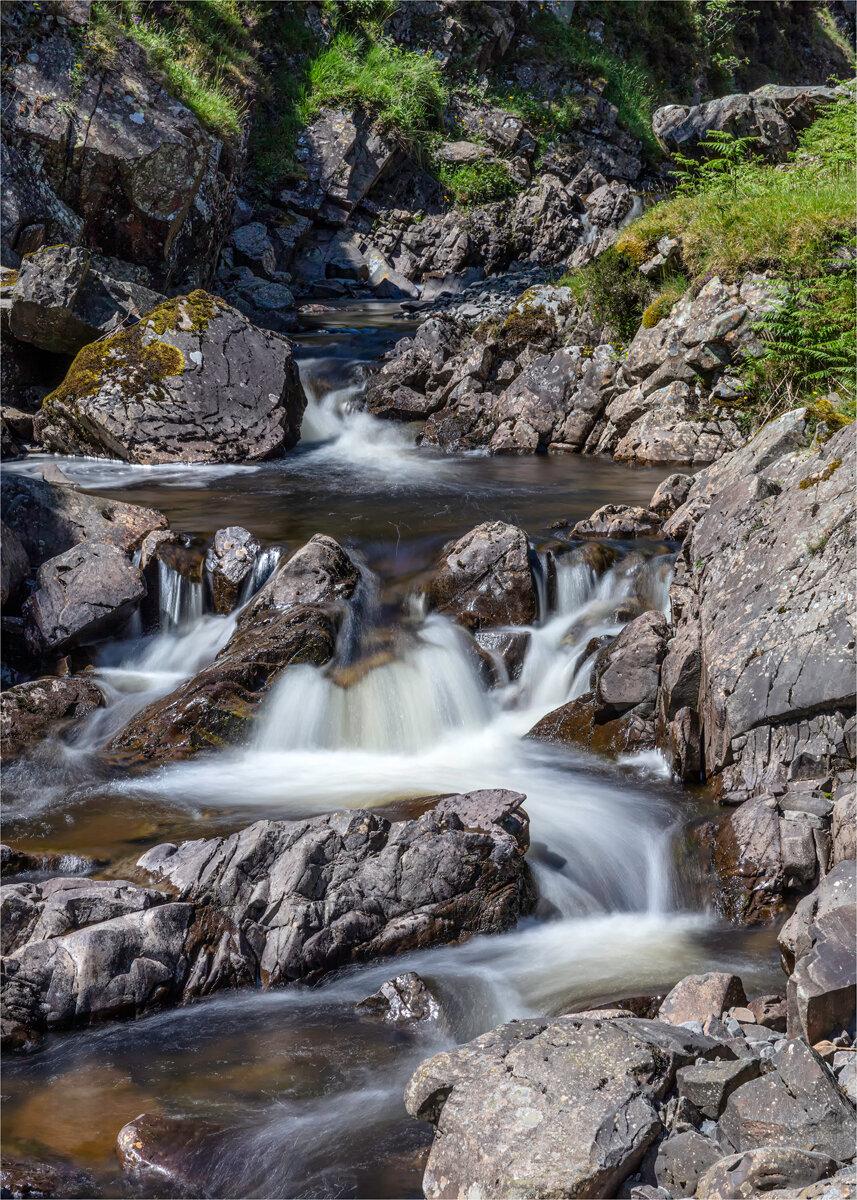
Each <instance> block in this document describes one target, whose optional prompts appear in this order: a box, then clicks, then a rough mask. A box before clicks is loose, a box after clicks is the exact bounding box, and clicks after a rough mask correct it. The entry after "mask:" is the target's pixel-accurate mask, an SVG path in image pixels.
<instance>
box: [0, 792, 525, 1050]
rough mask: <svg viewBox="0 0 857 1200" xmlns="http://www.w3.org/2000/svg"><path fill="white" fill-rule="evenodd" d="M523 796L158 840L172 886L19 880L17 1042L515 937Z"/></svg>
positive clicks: (156, 860)
mask: <svg viewBox="0 0 857 1200" xmlns="http://www.w3.org/2000/svg"><path fill="white" fill-rule="evenodd" d="M523 799H524V797H523V796H521V795H520V794H519V793H517V792H504V791H491V792H473V793H469V794H467V795H465V796H452V797H447V798H445V799H444V800H442V801H440V802H439V803H438V804H437V806H436V807H435V808H433V809H431V810H430V811H428V812H426V813H424V814H423V815H422V816H421V817H420V818H419V819H418V820H414V821H401V822H397V823H395V824H391V823H390V822H389V821H387V820H385V819H384V818H383V817H379V816H377V815H376V814H374V813H371V812H361V811H359V810H358V811H353V812H344V813H334V814H331V815H329V816H325V817H319V818H316V819H315V820H311V821H258V822H256V824H254V825H251V826H248V827H247V828H246V829H244V830H242V831H241V832H240V833H236V834H232V835H231V836H229V837H226V838H211V839H201V840H199V841H195V842H184V843H182V844H181V845H179V846H176V845H173V844H167V845H162V846H156V847H155V848H154V849H152V850H150V851H148V852H147V853H146V854H144V855H143V857H142V858H141V859H140V860H139V862H138V867H139V868H140V869H141V870H143V871H145V872H147V873H148V874H149V875H150V876H151V877H152V878H153V880H154V881H155V882H159V883H161V884H164V885H166V887H167V888H168V889H169V892H167V891H160V890H157V889H156V888H144V887H140V886H139V885H137V884H131V883H122V882H120V883H112V882H111V883H97V882H94V881H91V880H81V879H73V880H69V879H54V880H50V881H48V882H47V883H43V884H30V883H19V884H12V885H8V886H7V887H4V888H3V895H4V902H5V903H7V904H8V906H9V908H10V911H11V913H12V914H13V915H12V917H11V918H10V919H9V920H7V921H4V931H5V933H4V936H8V937H9V938H10V950H11V952H10V953H9V954H8V956H7V957H6V959H5V960H4V964H3V969H4V982H3V998H4V1020H5V1026H4V1032H5V1036H6V1038H7V1039H8V1040H9V1041H10V1042H11V1043H12V1044H18V1043H21V1042H23V1041H24V1040H26V1039H27V1038H32V1037H35V1036H38V1035H39V1033H40V1032H41V1031H43V1030H45V1029H50V1028H55V1027H60V1026H64V1025H72V1024H81V1023H87V1022H89V1021H93V1020H96V1019H99V1018H107V1017H111V1018H114V1017H121V1016H132V1015H136V1014H138V1013H140V1012H143V1011H146V1010H148V1009H151V1008H154V1007H159V1006H162V1005H164V1004H169V1003H179V1002H181V1001H183V1000H188V999H190V998H192V997H195V996H201V995H207V994H209V993H210V992H213V991H216V990H218V989H220V988H224V987H235V986H241V985H251V986H252V985H254V984H255V983H256V982H257V981H261V983H262V986H264V987H269V986H273V985H275V984H283V983H289V982H292V981H294V980H298V979H306V980H312V979H317V978H319V977H321V976H322V975H323V974H324V973H325V972H327V971H330V970H333V969H334V968H336V967H338V966H343V965H344V964H346V963H349V962H354V961H358V960H360V959H365V958H375V957H377V956H379V955H382V954H394V953H398V952H400V951H403V950H413V949H417V948H420V947H425V946H430V945H435V944H438V943H442V942H450V941H455V940H457V939H458V938H461V937H463V936H465V935H467V934H470V933H494V932H500V931H501V930H503V929H506V928H508V927H509V926H510V925H511V924H513V923H514V922H515V921H516V920H517V918H518V916H519V915H521V914H522V913H526V912H528V911H529V910H530V908H531V907H532V905H533V903H534V891H533V886H532V882H531V879H530V874H529V870H528V868H527V866H526V864H525V861H524V851H525V849H526V846H527V842H528V836H527V825H528V822H527V817H526V814H525V813H524V812H523V810H522V809H521V807H520V806H521V802H522V801H523Z"/></svg>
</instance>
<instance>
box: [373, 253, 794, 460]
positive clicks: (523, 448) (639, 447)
mask: <svg viewBox="0 0 857 1200" xmlns="http://www.w3.org/2000/svg"><path fill="white" fill-rule="evenodd" d="M769 304H770V299H769V296H768V289H767V285H766V282H765V280H764V279H763V278H762V277H760V276H754V275H748V276H746V277H745V279H744V280H743V281H742V282H741V284H740V285H737V286H736V285H732V284H724V283H722V282H721V281H720V280H719V279H717V278H714V279H711V280H709V281H708V282H707V283H705V285H704V286H703V287H702V288H701V289H700V290H699V292H698V293H694V292H693V291H690V292H688V294H687V295H686V296H684V297H682V299H681V300H679V301H678V303H677V304H676V305H675V307H674V308H673V310H672V312H671V313H670V315H669V316H668V317H665V318H662V319H661V320H660V321H658V322H657V323H656V324H655V325H654V326H652V327H648V326H646V325H643V326H641V327H640V329H639V330H638V332H637V334H636V336H635V337H634V339H633V341H632V342H631V344H630V346H629V347H628V352H627V355H626V356H625V357H624V360H622V359H621V358H620V356H618V355H617V352H616V350H615V348H614V347H613V346H612V345H609V344H607V343H603V344H599V345H595V346H594V347H592V346H591V345H590V346H587V345H586V344H585V343H586V342H587V341H588V340H589V338H590V336H591V335H592V333H593V332H595V334H596V335H597V334H598V333H599V332H600V331H592V330H591V329H589V328H586V327H585V326H583V325H581V324H580V321H581V317H580V314H579V312H578V310H577V307H576V305H575V302H574V298H573V294H572V292H571V290H570V289H569V288H561V287H537V288H531V289H529V290H528V291H526V292H524V293H523V295H522V296H521V297H520V298H519V299H518V301H517V302H516V304H515V305H514V306H513V308H512V311H511V313H510V314H509V316H508V317H507V318H506V320H505V321H504V322H502V323H501V322H494V323H491V322H486V323H484V324H483V325H481V326H480V327H479V328H477V329H476V330H475V331H474V332H472V333H470V334H469V335H468V334H467V332H466V330H465V331H462V329H461V328H460V326H455V325H454V324H452V323H451V322H450V321H449V320H448V319H447V320H444V319H443V318H440V317H438V318H434V319H433V320H432V321H430V322H427V323H426V328H425V332H423V330H420V333H419V334H418V335H417V336H416V337H414V338H413V339H403V341H401V342H400V343H399V345H398V346H397V347H396V349H395V350H394V351H393V352H392V353H391V354H390V355H388V358H387V361H386V362H385V363H384V364H383V365H382V366H381V368H380V370H379V371H378V372H377V374H376V375H374V376H373V377H371V378H370V380H369V382H368V384H367V388H366V398H365V403H366V407H367V408H368V410H369V411H370V412H372V413H373V414H374V415H376V416H383V417H387V418H391V419H397V420H420V419H422V420H425V421H426V425H425V429H424V432H423V440H424V441H425V442H426V443H427V444H430V445H433V446H437V447H440V448H442V449H446V450H454V451H457V450H462V449H473V448H476V447H482V446H484V447H487V448H488V451H489V452H490V453H492V454H532V453H535V452H538V451H540V450H545V449H546V450H548V451H550V452H553V453H562V452H566V453H567V452H575V451H576V452H583V453H610V454H612V456H613V458H614V459H615V460H616V461H617V462H628V463H633V464H636V465H640V466H665V465H668V464H672V463H675V464H685V465H688V466H693V467H700V466H703V465H705V464H707V463H710V462H712V461H713V460H715V459H717V458H719V457H720V456H721V455H722V454H724V453H725V452H726V451H728V450H731V449H734V448H736V447H737V446H739V445H740V444H741V442H742V440H743V437H742V435H741V432H740V429H739V426H738V423H737V422H736V416H737V415H738V413H739V412H740V404H741V401H742V398H743V395H744V392H743V387H742V385H741V382H740V380H739V379H738V378H737V377H736V376H735V375H734V374H730V368H735V367H737V365H738V364H739V363H740V361H741V360H742V359H743V358H744V357H747V356H750V357H752V356H753V355H754V354H756V353H758V350H759V343H758V340H757V338H756V335H755V333H754V332H753V325H754V323H755V322H756V321H757V320H758V319H759V317H760V316H761V314H762V313H763V312H764V311H765V310H766V308H767V307H768V306H769ZM429 326H430V328H428V327H429Z"/></svg>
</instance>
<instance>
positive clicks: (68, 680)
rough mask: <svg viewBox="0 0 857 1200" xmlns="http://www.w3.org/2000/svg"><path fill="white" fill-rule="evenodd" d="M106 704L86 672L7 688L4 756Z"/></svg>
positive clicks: (1, 721)
mask: <svg viewBox="0 0 857 1200" xmlns="http://www.w3.org/2000/svg"><path fill="white" fill-rule="evenodd" d="M103 704H104V695H103V693H102V691H101V689H100V688H99V687H98V686H97V685H96V683H95V682H94V681H93V680H92V679H88V678H87V677H86V676H85V675H65V676H62V677H60V678H54V677H47V678H45V679H32V680H30V681H29V682H27V683H18V684H16V685H15V686H14V687H10V688H7V689H6V691H5V692H3V693H2V694H0V743H2V747H3V757H4V758H5V759H9V758H14V757H16V756H17V755H19V754H21V753H23V751H24V750H26V749H27V748H28V747H29V746H32V745H34V744H35V743H36V742H39V741H41V740H42V738H44V737H45V736H46V735H47V734H48V733H49V732H52V733H54V732H56V731H57V729H58V727H60V726H64V725H66V724H70V723H72V722H76V721H82V720H83V719H84V718H85V717H88V716H89V715H90V713H93V712H95V710H96V708H100V707H101V706H102V705H103ZM4 874H5V872H4Z"/></svg>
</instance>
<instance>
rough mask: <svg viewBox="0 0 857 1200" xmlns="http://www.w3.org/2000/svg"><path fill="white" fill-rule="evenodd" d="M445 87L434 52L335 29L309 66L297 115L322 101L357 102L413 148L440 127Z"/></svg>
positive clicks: (310, 111)
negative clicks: (306, 82) (305, 87)
mask: <svg viewBox="0 0 857 1200" xmlns="http://www.w3.org/2000/svg"><path fill="white" fill-rule="evenodd" d="M445 101H446V88H445V87H444V84H443V82H442V81H441V78H440V71H439V68H438V65H437V63H436V62H435V60H434V58H432V57H431V55H429V54H427V53H423V52H421V51H417V50H401V49H399V48H398V47H397V46H395V45H393V43H392V42H390V41H388V40H386V39H384V38H381V39H380V40H378V41H375V42H372V41H369V40H368V39H367V38H365V37H364V36H361V35H357V34H353V33H338V34H337V35H336V36H335V37H334V38H333V40H332V41H331V42H330V44H329V45H328V46H327V47H326V49H325V50H323V51H322V52H321V54H319V55H318V57H317V58H315V59H314V60H313V61H312V62H311V63H310V66H309V74H308V84H307V89H306V92H305V93H304V95H303V97H302V102H301V105H300V116H301V119H302V120H303V121H304V122H308V121H310V120H311V119H312V117H313V116H314V115H315V114H316V113H317V112H318V111H319V109H321V108H323V107H325V106H327V105H336V104H346V105H360V106H361V107H362V108H363V109H364V110H365V111H366V112H367V113H368V114H370V115H371V116H372V117H374V118H375V119H376V120H377V121H378V122H379V124H380V125H382V126H383V127H385V128H386V129H387V130H388V131H389V132H390V133H393V134H395V135H397V136H398V137H399V138H400V139H401V141H402V142H403V144H404V145H405V146H406V147H407V148H408V149H409V150H411V151H412V152H413V151H414V150H419V149H420V148H421V147H425V146H426V144H427V141H428V138H429V134H430V132H431V131H432V130H433V129H435V128H437V127H439V125H440V121H441V116H442V112H443V106H444V103H445Z"/></svg>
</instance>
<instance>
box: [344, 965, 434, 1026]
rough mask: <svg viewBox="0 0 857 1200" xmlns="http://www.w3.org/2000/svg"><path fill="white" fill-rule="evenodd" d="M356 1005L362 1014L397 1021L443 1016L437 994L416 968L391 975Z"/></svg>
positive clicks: (409, 1022)
mask: <svg viewBox="0 0 857 1200" xmlns="http://www.w3.org/2000/svg"><path fill="white" fill-rule="evenodd" d="M356 1008H357V1011H358V1012H359V1013H361V1014H362V1015H366V1016H369V1017H375V1018H377V1019H379V1020H382V1021H393V1022H395V1023H397V1024H399V1023H403V1022H407V1023H408V1024H411V1023H413V1022H417V1021H439V1020H441V1019H442V1013H441V1007H440V1004H439V1003H438V1000H437V998H436V996H435V995H434V994H433V992H432V991H431V990H430V989H429V988H428V987H426V985H425V983H424V981H423V980H422V979H420V977H419V975H417V974H416V972H415V971H406V972H405V974H404V975H397V976H396V977H395V979H388V980H387V982H386V983H382V984H381V987H380V988H379V989H378V991H377V992H374V993H373V994H372V995H371V996H367V997H366V999H365V1000H360V1001H358V1003H357V1005H356Z"/></svg>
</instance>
